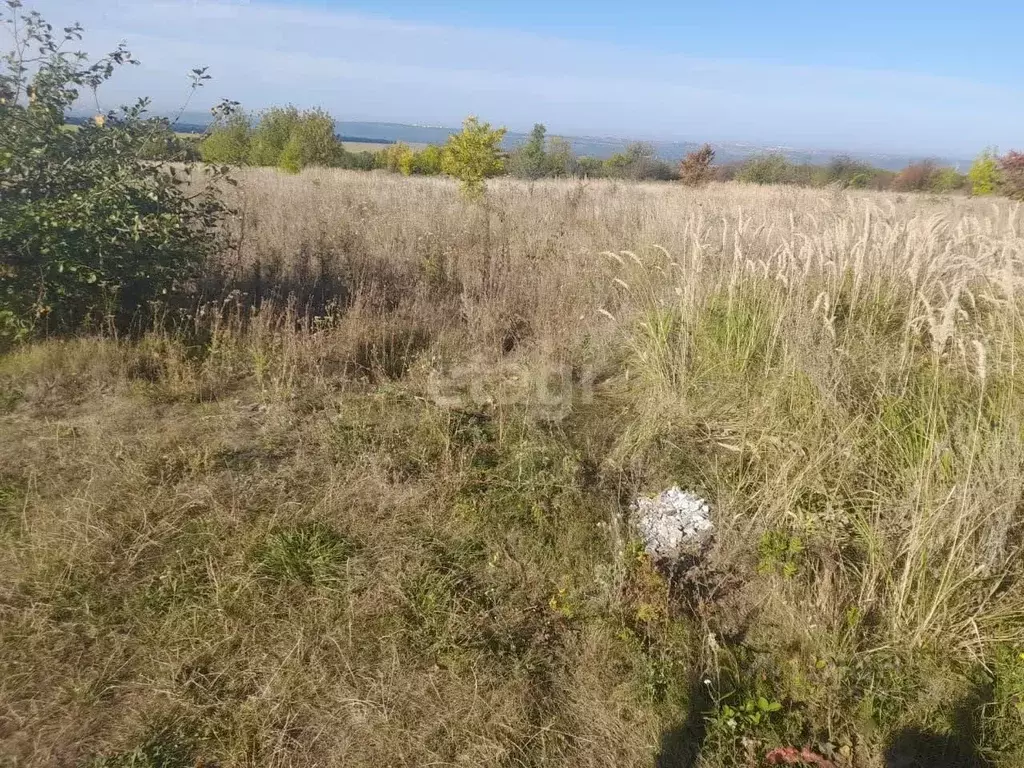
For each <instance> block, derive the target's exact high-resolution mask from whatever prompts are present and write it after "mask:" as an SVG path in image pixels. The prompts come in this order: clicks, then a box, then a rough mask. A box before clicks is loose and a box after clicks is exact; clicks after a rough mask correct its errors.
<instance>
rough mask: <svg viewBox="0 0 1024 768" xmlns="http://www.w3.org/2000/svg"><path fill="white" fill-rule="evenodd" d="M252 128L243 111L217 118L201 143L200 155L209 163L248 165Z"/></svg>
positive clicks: (230, 112)
mask: <svg viewBox="0 0 1024 768" xmlns="http://www.w3.org/2000/svg"><path fill="white" fill-rule="evenodd" d="M251 140H252V126H251V125H250V123H249V117H248V116H247V115H246V114H245V113H244V112H242V111H228V112H225V113H222V114H220V115H218V116H217V117H216V119H215V120H214V121H213V123H212V124H211V125H210V128H209V130H208V132H207V135H206V137H205V138H203V140H202V141H200V142H199V154H200V156H201V157H202V158H203V160H204V161H205V162H207V163H217V164H220V165H246V164H248V162H249V145H250V142H251Z"/></svg>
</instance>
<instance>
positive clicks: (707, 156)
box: [679, 144, 715, 187]
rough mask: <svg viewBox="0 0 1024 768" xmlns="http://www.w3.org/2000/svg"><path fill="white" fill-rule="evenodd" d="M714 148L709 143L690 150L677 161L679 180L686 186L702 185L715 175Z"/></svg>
mask: <svg viewBox="0 0 1024 768" xmlns="http://www.w3.org/2000/svg"><path fill="white" fill-rule="evenodd" d="M714 161H715V150H713V149H712V148H711V145H710V144H705V145H704V146H702V147H701V148H700V149H698V150H696V151H694V152H690V153H689V154H687V155H686V157H684V158H683V160H682V162H680V163H679V180H680V181H681V182H683V184H685V185H686V186H688V187H702V186H704V185H705V184H707V183H708V182H709V181H711V179H713V178H714V176H715V169H714V166H713V165H712V163H714Z"/></svg>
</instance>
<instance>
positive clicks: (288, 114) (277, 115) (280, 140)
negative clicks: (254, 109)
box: [248, 105, 300, 166]
mask: <svg viewBox="0 0 1024 768" xmlns="http://www.w3.org/2000/svg"><path fill="white" fill-rule="evenodd" d="M299 120H300V116H299V110H298V109H297V108H296V107H293V106H291V105H288V106H287V107H271V108H270V109H268V110H265V111H264V112H262V113H261V114H260V118H259V122H258V123H257V125H256V127H255V128H254V129H253V132H252V139H251V140H250V145H249V158H248V159H249V164H250V165H257V166H276V165H278V164H279V163H280V162H281V155H282V154H283V153H284V150H285V147H286V146H287V145H288V142H289V141H290V140H291V137H292V134H293V133H294V132H295V129H296V127H297V126H298V124H299Z"/></svg>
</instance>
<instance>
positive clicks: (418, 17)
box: [33, 0, 1024, 156]
mask: <svg viewBox="0 0 1024 768" xmlns="http://www.w3.org/2000/svg"><path fill="white" fill-rule="evenodd" d="M33 7H36V8H39V9H40V10H41V11H43V12H44V13H45V15H46V16H47V17H48V18H49V19H50V20H51V21H53V22H54V23H59V24H63V23H66V22H68V21H70V20H78V21H81V22H82V23H83V24H84V25H85V26H86V29H87V39H86V42H87V44H88V47H89V48H90V49H91V50H99V49H100V48H102V47H105V46H109V45H110V44H112V43H114V42H116V41H117V40H120V39H125V40H127V42H128V43H129V44H130V46H131V48H132V49H133V51H134V52H135V53H136V55H137V56H138V57H139V58H140V59H141V60H142V62H143V65H142V66H141V67H139V68H137V69H135V70H133V71H132V72H130V73H125V74H123V75H120V76H119V77H118V78H117V80H116V81H115V83H114V86H113V87H112V88H110V89H109V90H108V91H107V92H106V93H105V97H104V98H105V100H110V101H114V102H115V103H116V102H117V101H120V100H124V99H126V98H128V97H129V96H130V95H133V94H139V93H145V94H149V95H151V96H153V98H154V104H155V105H156V107H157V108H159V109H161V110H166V109H170V108H171V107H173V106H174V105H175V104H178V103H180V101H181V98H182V95H183V92H184V88H183V84H184V82H185V81H184V74H183V73H184V72H186V71H187V70H188V69H189V68H190V67H192V66H197V65H208V66H209V67H210V72H211V74H212V75H213V76H214V78H215V80H214V81H213V82H212V83H211V84H210V85H209V86H208V87H207V89H206V90H205V92H204V94H203V95H202V98H201V99H200V100H199V101H198V102H197V103H196V106H200V107H205V106H207V104H206V103H204V102H210V101H212V100H213V99H214V98H215V97H220V96H225V97H230V98H234V99H237V100H240V101H242V102H243V104H244V105H245V106H247V107H250V108H254V109H258V108H261V107H265V106H267V105H270V104H275V103H285V102H292V103H295V104H297V105H300V106H312V105H318V106H323V107H325V108H326V109H328V110H330V111H331V112H332V113H333V114H334V115H335V116H336V117H338V118H340V119H346V120H383V121H397V122H419V123H430V124H443V125H456V124H458V122H459V121H460V120H461V118H462V116H464V115H466V114H468V113H476V114H479V115H480V116H481V117H483V118H485V119H488V120H490V121H492V122H494V123H500V124H504V125H507V126H508V127H509V128H511V129H513V130H523V129H528V128H529V126H530V125H531V124H532V123H533V122H536V121H540V122H544V123H546V124H547V125H548V127H549V129H550V130H551V131H552V132H555V133H565V134H590V135H614V136H624V137H631V138H651V139H655V138H657V139H684V140H695V141H702V140H705V139H706V140H710V141H712V142H714V141H748V142H752V143H763V144H785V145H789V146H795V147H817V148H832V149H839V150H842V149H848V150H851V151H853V150H856V151H889V152H900V153H911V154H922V155H924V154H941V155H953V156H970V155H972V154H974V153H975V152H976V151H978V150H979V149H981V148H983V147H984V146H987V145H996V146H999V147H1000V148H1002V149H1007V148H1010V147H1011V146H1024V44H1022V43H1021V41H1020V40H1018V39H1017V38H1018V37H1019V36H1020V34H1021V33H1020V30H1021V29H1024V3H1022V2H1020V1H1019V0H1018V1H1017V2H1009V1H1008V0H989V1H988V2H979V3H967V2H962V1H961V2H950V1H949V0H934V1H933V2H930V3H927V2H922V1H921V0H891V2H887V3H886V2H880V1H879V0H862V1H861V2H856V3H853V2H836V1H833V2H828V1H827V0H819V1H818V2H808V1H807V0H804V1H801V2H774V3H772V2H752V1H748V0H735V1H734V2H719V3H708V2H702V3H692V4H691V3H681V2H675V3H672V2H650V1H646V2H645V1H644V0H634V1H633V2H628V3H627V2H618V3H610V2H603V1H602V0H592V1H591V2H577V1H576V0H568V1H566V0H561V1H560V2H554V0H549V1H548V2H541V0H517V2H484V1H483V0H475V2H462V3H459V2H454V1H453V0H420V1H419V2H413V1H412V0H396V1H395V2H387V1H385V0H377V1H376V2H367V1H364V2H344V1H343V0H336V1H332V0H267V1H263V0H156V1H152V2H146V1H144V0H36V2H35V3H33ZM105 106H106V105H105Z"/></svg>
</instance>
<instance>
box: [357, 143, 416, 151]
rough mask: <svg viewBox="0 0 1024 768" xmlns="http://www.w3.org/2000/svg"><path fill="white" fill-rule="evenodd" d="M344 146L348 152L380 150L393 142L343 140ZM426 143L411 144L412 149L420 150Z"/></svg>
mask: <svg viewBox="0 0 1024 768" xmlns="http://www.w3.org/2000/svg"><path fill="white" fill-rule="evenodd" d="M342 146H344V147H345V151H346V152H380V151H381V150H382V149H387V148H388V147H390V146H393V145H391V144H387V143H385V142H380V141H346V142H343V144H342ZM425 146H427V145H426V144H409V147H410V149H413V150H415V151H417V152H418V151H419V150H421V149H423V148H424V147H425Z"/></svg>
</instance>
